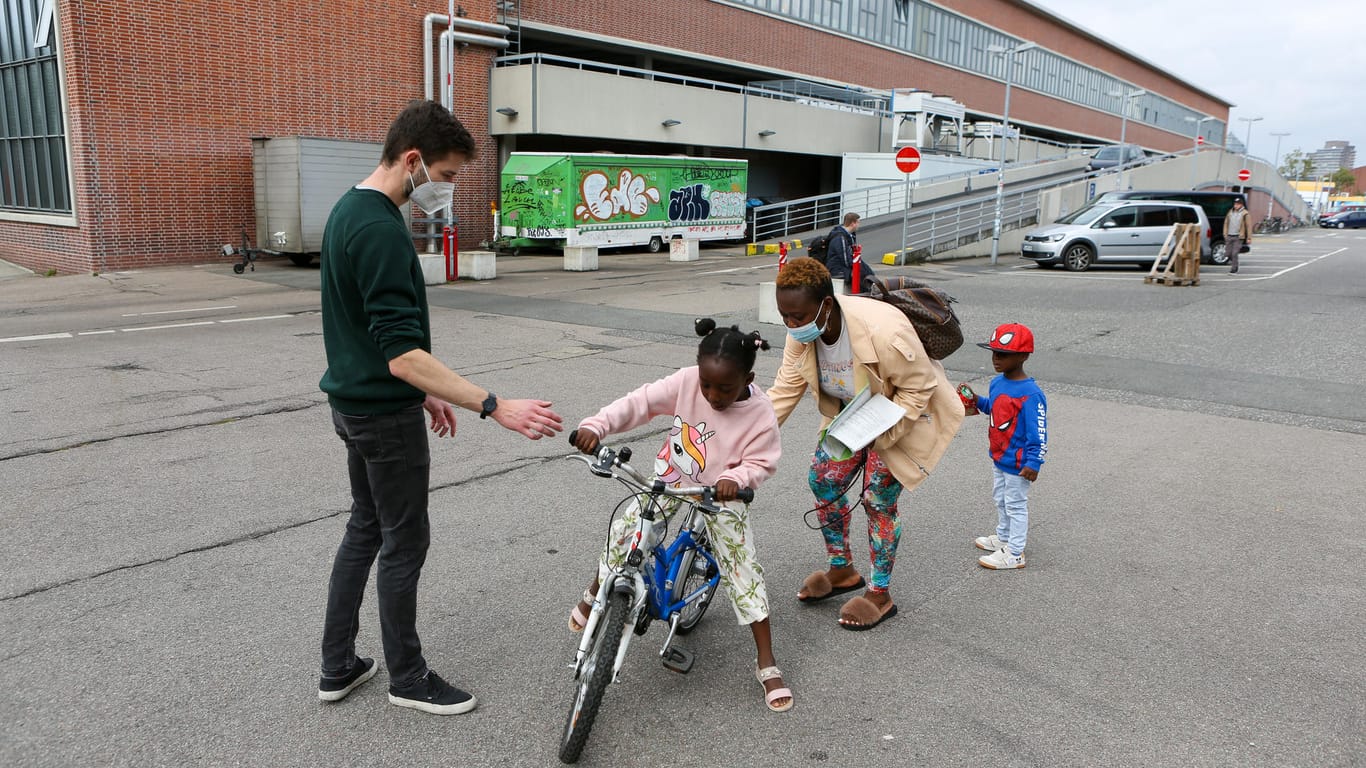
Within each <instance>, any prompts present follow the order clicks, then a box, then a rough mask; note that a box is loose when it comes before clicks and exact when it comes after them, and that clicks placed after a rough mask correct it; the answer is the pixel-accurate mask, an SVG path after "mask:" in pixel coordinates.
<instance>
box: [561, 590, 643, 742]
mask: <svg viewBox="0 0 1366 768" xmlns="http://www.w3.org/2000/svg"><path fill="white" fill-rule="evenodd" d="M629 611H630V603H629V601H628V600H627V597H626V595H624V594H621V593H620V592H613V593H612V594H610V595H608V596H607V608H606V609H605V610H604V611H603V614H602V618H601V619H600V620H599V621H598V625H597V628H596V629H595V630H594V634H595V635H596V637H595V638H594V639H593V645H592V647H591V648H589V650H588V658H587V659H586V660H584V663H583V668H582V669H580V670H579V677H578V679H577V680H575V681H574V682H575V688H574V703H573V704H572V705H571V706H570V708H569V718H568V719H567V720H566V721H565V724H564V735H563V736H561V738H560V762H562V763H573V762H576V761H578V759H579V754H580V753H581V752H583V747H584V745H585V744H587V743H588V733H589V732H590V731H592V730H593V720H594V719H595V718H597V716H598V707H600V706H601V705H602V696H603V694H604V693H605V692H606V690H607V684H608V683H610V682H612V664H613V663H614V662H615V661H616V657H617V648H618V647H619V646H620V645H621V636H622V632H623V630H624V629H625V628H626V619H627V614H628V612H629Z"/></svg>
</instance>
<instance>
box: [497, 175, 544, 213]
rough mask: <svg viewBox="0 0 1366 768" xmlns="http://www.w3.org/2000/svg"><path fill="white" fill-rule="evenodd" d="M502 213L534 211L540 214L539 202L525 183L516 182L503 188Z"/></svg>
mask: <svg viewBox="0 0 1366 768" xmlns="http://www.w3.org/2000/svg"><path fill="white" fill-rule="evenodd" d="M503 211H504V212H505V213H506V212H512V211H534V212H536V213H540V211H541V201H540V200H538V199H537V198H536V192H535V191H534V190H533V189H532V188H531V185H530V184H528V183H526V182H525V181H516V182H513V183H512V184H509V185H508V186H506V187H503Z"/></svg>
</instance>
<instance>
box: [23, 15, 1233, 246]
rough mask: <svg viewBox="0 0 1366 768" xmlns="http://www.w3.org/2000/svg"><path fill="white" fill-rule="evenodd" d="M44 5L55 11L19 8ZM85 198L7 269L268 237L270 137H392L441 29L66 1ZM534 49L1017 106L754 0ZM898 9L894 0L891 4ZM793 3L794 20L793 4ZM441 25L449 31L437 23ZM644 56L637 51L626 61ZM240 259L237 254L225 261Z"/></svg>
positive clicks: (491, 154) (1020, 24)
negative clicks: (259, 207) (262, 184)
mask: <svg viewBox="0 0 1366 768" xmlns="http://www.w3.org/2000/svg"><path fill="white" fill-rule="evenodd" d="M20 2H21V3H28V4H29V7H33V8H37V7H39V5H40V4H41V2H42V0H20ZM52 2H53V7H54V8H55V9H56V13H55V17H54V19H53V23H54V26H55V28H56V29H55V35H54V37H53V38H52V39H53V41H54V42H55V45H56V47H57V49H58V52H57V55H58V57H59V63H60V69H59V72H60V82H61V91H62V93H61V96H62V107H61V109H62V114H63V117H64V126H63V129H64V132H65V140H66V146H67V153H66V163H67V168H68V170H69V174H70V186H71V190H72V200H71V205H70V210H69V211H64V210H57V211H38V212H33V211H25V210H23V209H22V207H20V208H14V207H0V258H3V259H6V260H8V261H12V262H16V263H19V264H22V265H24V266H27V267H29V268H32V269H38V270H46V269H56V270H58V271H61V272H85V271H97V272H101V271H112V270H119V269H129V268H136V267H148V266H160V265H170V264H185V263H198V262H206V261H211V260H214V259H215V258H216V256H215V255H216V253H217V250H218V248H219V247H220V246H221V245H222V244H223V243H236V242H238V241H239V240H240V232H241V230H242V229H243V228H246V229H247V231H248V232H254V210H253V190H252V153H251V141H250V140H251V138H252V137H259V136H287V135H296V134H297V135H306V136H316V137H324V138H338V139H352V140H366V141H380V140H382V138H383V135H384V132H385V129H386V128H387V126H388V123H389V121H390V120H391V119H392V117H393V116H394V115H395V114H396V113H397V112H398V110H399V109H401V108H402V106H403V104H404V103H405V102H406V101H407V100H409V99H411V98H418V97H421V96H422V93H423V85H424V73H423V71H422V70H423V40H422V35H423V24H422V22H423V17H424V16H425V15H426V14H427V13H430V12H444V10H445V8H444V3H443V4H441V7H432V8H423V7H419V6H417V5H415V4H412V3H389V2H358V1H356V0H345V1H344V2H332V3H316V2H302V1H301V0H272V1H271V2H266V0H233V1H232V2H227V3H223V2H208V0H181V1H180V2H175V3H156V4H154V5H152V6H148V5H147V4H145V3H139V2H131V0H101V2H99V3H93V2H89V0H52ZM461 5H462V9H463V11H464V12H466V13H467V14H468V18H470V19H474V20H482V21H498V20H502V19H501V17H500V16H499V15H498V11H497V10H496V9H495V3H494V1H493V0H476V1H475V2H469V1H468V0H466V1H464V2H462V3H461ZM511 5H513V6H518V7H517V11H518V14H519V15H518V18H519V19H520V21H521V23H522V30H523V32H524V34H525V35H526V39H527V40H535V39H537V35H538V34H540V35H541V38H542V39H543V40H553V39H555V36H556V34H559V35H560V37H561V38H574V37H576V36H577V37H580V38H583V39H591V40H593V41H595V44H596V45H598V46H599V47H600V48H606V49H608V50H610V49H611V48H612V47H613V46H617V47H619V48H620V49H621V50H623V51H627V50H629V51H641V50H645V51H648V50H650V49H665V50H668V51H670V52H671V53H672V55H674V56H675V57H677V56H686V55H695V56H697V57H698V58H699V59H706V60H707V61H708V62H709V66H713V67H716V66H725V65H726V64H727V63H732V64H734V65H735V66H736V67H737V68H740V67H744V68H748V69H749V70H751V71H754V70H762V71H766V72H772V73H773V76H774V77H779V76H788V77H810V78H813V79H818V80H819V81H821V82H827V83H828V82H839V83H849V84H856V85H859V86H863V87H867V88H878V89H889V88H893V87H909V86H914V87H920V88H923V89H926V90H932V91H934V92H936V93H943V94H951V95H952V96H953V97H954V98H956V99H957V100H959V101H961V102H963V103H965V104H967V105H968V107H969V109H971V110H973V111H976V112H978V113H980V114H985V115H991V114H995V113H996V112H997V111H998V110H999V106H998V105H999V104H1000V103H1001V100H1002V97H1003V91H1004V84H1003V82H1002V81H1001V80H999V79H994V78H991V77H986V76H982V75H980V74H974V73H972V72H968V71H964V70H962V69H960V68H954V67H950V66H944V65H941V64H937V63H934V62H932V61H929V60H927V59H925V58H922V57H915V56H912V55H909V54H907V53H905V52H902V51H898V50H894V49H892V48H889V47H888V46H885V45H875V44H870V43H867V42H862V41H860V40H859V39H857V37H856V36H852V35H848V34H842V33H839V32H837V31H831V30H829V29H822V28H819V27H818V26H815V25H810V24H802V23H797V22H794V21H793V20H792V19H790V18H783V17H781V16H780V15H777V14H774V13H768V12H764V11H763V10H762V9H759V8H756V7H755V6H756V4H755V3H732V2H724V1H720V0H676V1H675V2H671V3H646V4H638V5H623V4H620V3H616V2H606V1H605V0H526V1H524V2H520V3H516V2H514V3H512V4H511ZM881 5H885V6H887V7H888V8H890V7H891V5H892V3H891V0H888V2H886V3H882V4H881ZM939 5H940V6H942V7H943V8H944V9H948V10H954V11H958V12H960V13H963V14H965V15H967V16H970V17H972V18H974V19H979V20H983V23H989V24H990V25H991V26H992V27H993V28H994V29H996V30H999V31H1000V32H1002V33H1004V34H1008V35H1013V36H1015V37H1018V38H1020V39H1023V40H1031V41H1038V43H1039V45H1040V46H1046V47H1047V48H1048V49H1050V50H1052V51H1056V52H1057V53H1059V54H1062V55H1065V56H1067V57H1070V58H1071V59H1074V60H1077V61H1080V62H1086V63H1087V64H1089V65H1090V66H1093V67H1097V68H1102V69H1105V70H1106V71H1108V72H1112V73H1113V74H1114V75H1115V76H1116V77H1118V78H1122V79H1123V80H1124V81H1125V82H1129V83H1132V84H1133V85H1135V86H1136V87H1139V88H1145V89H1148V90H1150V91H1153V92H1154V93H1161V94H1163V95H1164V96H1165V97H1166V98H1168V99H1171V100H1172V101H1174V102H1176V103H1179V104H1181V105H1184V106H1185V107H1187V108H1189V109H1191V110H1196V111H1198V112H1201V113H1205V114H1209V115H1213V116H1215V117H1217V118H1218V119H1219V120H1221V121H1226V120H1227V110H1228V106H1229V105H1228V104H1226V103H1224V102H1222V101H1220V100H1219V99H1218V98H1217V97H1214V96H1212V95H1210V94H1208V93H1205V92H1204V91H1201V90H1199V89H1198V88H1196V87H1194V86H1191V85H1189V84H1187V83H1184V82H1182V81H1180V80H1177V79H1175V78H1173V77H1171V76H1170V75H1168V74H1167V73H1164V72H1162V71H1161V70H1159V69H1157V68H1155V67H1153V66H1152V65H1149V64H1146V63H1145V62H1143V61H1141V60H1139V59H1137V58H1136V57H1134V56H1132V55H1129V54H1126V53H1124V52H1123V51H1119V50H1117V49H1115V48H1114V47H1113V46H1111V45H1108V44H1106V43H1105V42H1104V41H1103V40H1100V39H1099V38H1097V37H1095V36H1093V35H1091V34H1089V33H1087V32H1085V31H1084V30H1079V29H1077V28H1075V27H1073V26H1071V25H1070V24H1068V23H1066V22H1065V21H1063V20H1060V19H1058V18H1056V17H1053V16H1051V15H1049V14H1047V13H1046V12H1044V11H1042V10H1040V9H1039V8H1037V7H1036V6H1034V5H1033V4H1032V3H1029V2H1023V0H944V2H941V3H940V4H939ZM775 7H777V6H776V5H775ZM438 32H439V29H438ZM496 55H498V53H497V51H496V50H495V49H493V48H486V47H479V46H477V45H473V46H468V47H463V48H461V49H460V51H459V53H458V54H457V55H456V57H455V70H456V82H457V83H458V87H457V89H456V95H455V107H454V111H455V113H456V116H457V117H459V118H460V120H461V121H462V122H464V123H465V124H466V125H467V126H468V127H469V128H470V129H471V131H472V132H473V133H474V134H475V136H476V139H477V140H479V141H480V145H481V156H480V157H479V158H478V159H477V160H476V161H475V162H474V163H472V164H471V166H469V167H468V168H467V169H466V170H465V171H464V172H463V173H462V177H461V180H460V183H459V185H458V191H457V197H456V205H455V208H454V212H455V213H456V215H457V216H458V217H459V218H460V219H461V221H462V227H461V230H462V231H461V240H462V242H464V243H470V242H477V241H479V240H481V239H485V238H488V237H489V236H490V235H491V234H492V233H491V220H490V217H489V215H488V212H489V211H488V206H489V203H490V202H491V201H493V200H495V199H496V195H497V164H498V161H497V159H498V152H497V147H496V141H495V139H494V138H493V137H491V136H490V134H489V122H490V104H489V81H490V68H491V66H492V64H493V60H494V58H495V56H496ZM623 55H625V54H623ZM1012 98H1013V100H1012V107H1011V116H1012V118H1014V119H1016V120H1018V121H1019V122H1021V123H1023V124H1025V125H1027V126H1028V125H1034V126H1040V127H1045V128H1048V129H1049V130H1053V131H1058V132H1066V133H1068V134H1071V135H1075V136H1078V137H1091V138H1094V139H1097V140H1116V139H1118V137H1119V130H1120V126H1119V123H1120V119H1119V117H1118V115H1117V114H1115V113H1109V112H1105V111H1103V110H1098V109H1095V108H1091V107H1087V106H1082V105H1079V104H1076V103H1071V102H1069V101H1067V100H1064V99H1058V98H1054V97H1050V96H1047V95H1044V94H1042V93H1039V92H1035V91H1031V90H1029V89H1027V88H1024V87H1020V86H1019V85H1018V84H1017V87H1016V88H1015V89H1014V91H1013V97H1012ZM1127 136H1128V140H1129V141H1131V142H1137V143H1140V144H1144V145H1145V146H1149V147H1150V148H1154V149H1167V150H1171V149H1180V148H1184V147H1187V146H1189V144H1190V134H1189V133H1185V134H1182V133H1180V132H1178V131H1173V130H1164V129H1162V128H1159V127H1156V126H1154V125H1150V124H1147V123H1145V122H1144V121H1142V120H1135V119H1132V118H1131V119H1130V121H1129V124H1128V133H1127ZM218 258H221V257H218Z"/></svg>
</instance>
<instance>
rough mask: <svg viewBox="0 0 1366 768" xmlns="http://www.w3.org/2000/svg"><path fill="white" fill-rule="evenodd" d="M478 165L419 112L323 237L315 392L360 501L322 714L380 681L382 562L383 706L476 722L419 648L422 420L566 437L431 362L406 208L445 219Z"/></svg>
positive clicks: (449, 130)
mask: <svg viewBox="0 0 1366 768" xmlns="http://www.w3.org/2000/svg"><path fill="white" fill-rule="evenodd" d="M474 155H475V146H474V138H473V137H472V136H470V133H469V131H467V130H465V127H464V126H463V125H461V124H460V121H459V120H456V119H455V117H454V116H453V115H451V113H450V112H449V111H447V110H446V109H445V108H444V107H442V106H441V105H440V104H437V103H435V102H432V101H414V102H412V103H411V104H409V105H408V107H407V108H406V109H404V110H403V112H402V113H401V114H399V116H398V118H397V119H395V120H394V122H393V124H392V125H391V126H390V127H389V134H388V136H387V137H386V139H385V141H384V152H383V155H382V156H381V160H380V165H379V167H377V168H376V169H375V170H374V172H373V173H371V174H370V176H369V177H367V178H366V179H365V180H364V181H362V182H361V183H360V184H358V185H356V186H355V187H353V188H352V189H350V190H348V191H347V192H346V194H344V195H343V196H342V198H341V200H339V201H338V202H337V205H336V206H335V207H334V208H333V209H332V214H331V215H330V216H329V217H328V220H327V228H326V229H325V230H324V231H323V245H322V311H323V314H322V318H323V343H324V345H325V346H326V348H327V371H326V373H324V374H323V377H322V381H321V382H320V383H319V386H320V387H321V388H322V390H323V391H324V392H326V393H327V399H328V402H329V403H330V404H331V406H332V424H333V426H334V428H335V430H336V432H337V435H338V436H339V437H341V439H342V441H343V442H345V443H346V454H347V468H348V471H349V473H350V479H351V498H352V504H351V517H350V519H349V520H348V521H347V524H346V533H345V535H343V537H342V542H341V546H340V547H339V548H338V549H337V556H336V559H335V560H334V561H333V564H332V577H331V580H330V582H329V584H328V596H327V615H326V619H325V621H324V625H323V639H322V677H321V679H320V681H319V684H318V698H319V699H322V700H323V701H341V700H342V699H344V698H346V696H347V695H348V694H349V693H351V691H353V690H355V689H356V688H357V687H358V686H360V685H361V684H362V683H364V682H365V681H367V680H369V679H370V678H371V677H373V676H374V674H375V671H376V669H378V666H379V665H378V664H376V663H375V660H374V659H370V658H360V657H358V656H357V655H356V647H355V646H356V632H357V630H358V628H359V622H360V605H361V599H362V597H363V596H364V593H365V582H366V580H367V579H368V577H369V574H370V566H371V565H372V564H373V563H374V562H375V558H376V556H378V558H379V570H378V573H377V575H376V578H375V587H376V592H377V594H378V597H379V617H380V632H381V637H382V639H383V644H384V662H385V664H386V666H387V667H388V669H389V701H390V702H391V703H393V704H396V705H398V706H401V707H411V708H413V709H418V710H421V711H423V712H430V713H432V714H437V715H456V714H460V713H462V712H468V711H470V710H472V709H474V707H475V703H476V702H475V698H474V697H473V696H471V695H470V694H468V693H466V692H464V691H462V690H460V689H459V688H456V687H454V686H452V685H450V684H448V683H447V682H445V681H444V680H442V679H441V678H440V677H439V676H438V675H437V674H436V673H435V672H433V671H432V670H431V669H429V668H428V667H427V662H426V660H425V659H424V658H423V656H422V643H421V641H420V640H419V639H418V635H417V582H418V578H419V576H421V573H422V565H423V563H424V562H425V561H426V558H427V546H428V543H429V541H430V529H429V523H428V519H427V483H428V478H429V475H430V469H431V454H430V452H429V450H428V445H427V434H426V419H425V418H424V416H423V412H424V411H425V412H426V413H427V414H428V415H430V416H431V430H432V432H433V433H435V434H436V435H437V436H438V437H450V436H453V435H454V434H455V409H454V408H453V407H452V406H459V407H461V408H464V409H466V410H469V411H473V412H475V413H478V414H479V418H481V419H483V418H490V417H491V418H492V419H493V420H494V421H496V422H497V423H498V424H500V425H501V426H503V427H505V428H507V429H510V430H514V431H516V432H520V433H522V434H523V435H526V436H527V437H529V438H531V439H532V440H537V439H540V438H541V437H545V436H551V435H554V434H555V433H556V432H559V431H561V430H562V429H563V427H562V426H561V424H560V417H559V415H557V414H556V413H555V412H554V411H553V410H551V408H550V406H551V404H550V403H549V402H546V401H544V400H508V399H499V398H497V397H495V396H494V395H493V393H492V392H489V391H487V390H485V389H483V388H482V387H479V386H477V385H475V384H473V383H472V382H470V381H467V380H466V379H465V378H464V377H462V376H460V375H459V374H457V373H456V372H454V371H452V370H451V369H450V368H447V367H446V366H445V365H443V364H442V363H441V361H439V360H437V359H436V358H435V357H433V356H432V332H431V316H430V312H429V311H428V309H427V294H426V287H425V285H424V283H423V280H422V268H421V266H420V264H419V262H418V258H417V251H416V249H415V248H414V247H413V238H412V233H411V232H410V231H409V230H408V228H407V225H406V224H405V222H404V218H403V214H402V213H401V212H400V211H399V206H400V205H403V204H404V203H407V202H412V203H413V204H414V205H415V206H417V207H418V208H421V209H422V210H423V211H425V212H426V213H428V214H435V213H437V212H439V211H441V210H443V209H445V208H446V207H447V206H449V205H450V204H451V195H452V193H453V192H454V188H455V184H454V179H455V176H456V173H457V172H458V171H459V170H460V166H462V165H464V164H465V163H466V162H468V161H469V160H470V159H472V158H473V157H474Z"/></svg>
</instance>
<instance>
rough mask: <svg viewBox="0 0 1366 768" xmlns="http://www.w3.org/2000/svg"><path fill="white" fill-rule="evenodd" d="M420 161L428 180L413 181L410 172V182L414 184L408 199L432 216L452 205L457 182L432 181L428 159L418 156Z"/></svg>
mask: <svg viewBox="0 0 1366 768" xmlns="http://www.w3.org/2000/svg"><path fill="white" fill-rule="evenodd" d="M418 162H420V163H422V174H423V175H424V176H426V177H427V180H426V181H424V182H423V183H421V184H418V183H417V182H415V181H413V175H412V174H411V173H410V174H408V183H409V184H411V185H413V190H412V191H411V192H409V193H408V199H409V200H411V201H412V202H413V205H416V206H417V207H418V208H421V209H422V212H423V213H426V214H427V215H428V216H432V215H435V214H437V213H440V212H441V211H443V210H445V209H446V208H449V207H450V205H451V202H452V200H451V196H452V195H454V194H455V183H454V182H450V181H432V173H431V171H429V170H427V163H426V161H424V160H422V159H421V158H418Z"/></svg>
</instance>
